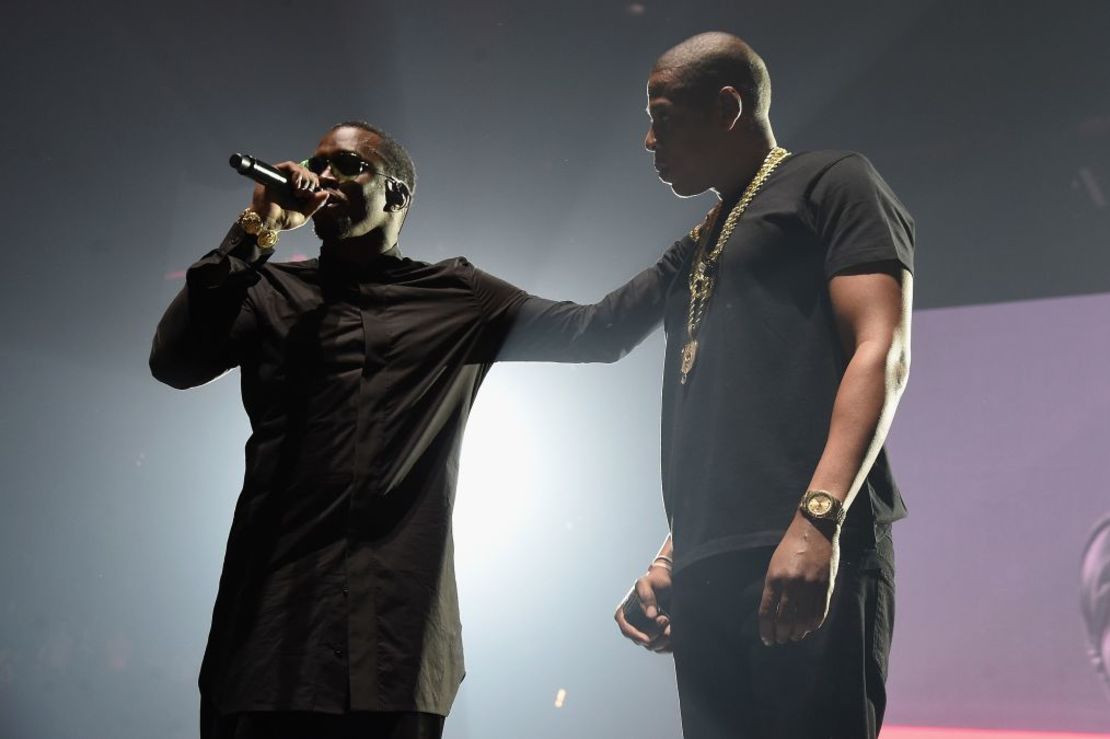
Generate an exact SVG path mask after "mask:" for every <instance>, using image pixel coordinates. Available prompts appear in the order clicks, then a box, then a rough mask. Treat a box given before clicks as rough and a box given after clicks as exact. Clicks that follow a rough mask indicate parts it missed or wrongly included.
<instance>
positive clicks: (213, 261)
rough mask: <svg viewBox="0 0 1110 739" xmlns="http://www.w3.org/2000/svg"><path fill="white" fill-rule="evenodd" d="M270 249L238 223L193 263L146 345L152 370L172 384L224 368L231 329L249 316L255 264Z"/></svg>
mask: <svg viewBox="0 0 1110 739" xmlns="http://www.w3.org/2000/svg"><path fill="white" fill-rule="evenodd" d="M268 256H269V255H268V253H263V252H261V251H259V250H258V248H257V247H256V246H255V245H254V243H253V240H252V239H250V238H249V237H248V236H247V235H246V234H244V233H243V232H242V230H241V229H239V228H238V227H233V228H232V230H231V231H230V232H229V233H228V235H227V237H226V238H225V239H224V241H223V243H222V244H221V245H220V247H219V248H218V249H216V250H214V251H212V252H210V253H209V254H208V255H206V256H205V257H204V258H203V259H201V260H200V261H198V262H197V263H196V264H194V265H192V266H191V267H190V268H189V270H188V272H187V273H186V285H185V287H184V288H182V290H181V292H179V293H178V295H177V296H176V297H175V298H174V300H173V302H171V303H170V305H169V307H168V308H167V309H166V312H165V313H164V314H163V316H162V319H161V320H160V321H159V323H158V328H157V329H156V331H155V334H154V340H153V342H152V344H151V350H150V360H149V362H150V371H151V374H152V375H153V376H154V377H155V379H157V380H159V381H160V382H163V383H165V384H167V385H169V386H171V387H175V388H178V389H184V388H189V387H195V386H197V385H201V384H203V383H206V382H209V381H210V380H212V379H214V378H216V377H218V376H220V375H221V374H223V373H224V372H225V371H226V370H228V369H229V368H230V367H231V366H232V364H233V360H232V358H231V348H230V347H231V342H232V333H233V331H234V330H235V329H236V327H237V326H238V327H239V329H240V330H241V329H242V328H243V326H244V324H245V323H247V322H248V321H249V319H248V317H247V316H245V311H244V302H245V296H246V290H247V287H248V286H249V285H250V284H251V283H252V281H253V278H255V277H256V273H255V271H254V270H255V268H256V267H257V266H259V265H261V264H262V263H263V262H264V261H265V260H266V258H267V257H268Z"/></svg>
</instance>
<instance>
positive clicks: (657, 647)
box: [648, 615, 671, 654]
mask: <svg viewBox="0 0 1110 739" xmlns="http://www.w3.org/2000/svg"><path fill="white" fill-rule="evenodd" d="M655 623H656V625H657V626H658V627H659V629H660V631H659V634H658V635H657V636H656V637H655V638H654V639H652V640H651V643H650V644H649V645H648V649H650V650H651V651H653V652H655V653H656V654H667V653H669V652H670V651H671V621H670V619H669V618H667V617H666V616H665V615H660V616H659V618H657V619H655Z"/></svg>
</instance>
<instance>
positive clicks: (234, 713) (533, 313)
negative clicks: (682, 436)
mask: <svg viewBox="0 0 1110 739" xmlns="http://www.w3.org/2000/svg"><path fill="white" fill-rule="evenodd" d="M278 169H280V170H282V171H283V172H284V173H285V174H286V175H287V176H288V177H289V179H290V180H291V183H292V185H293V186H294V188H295V193H296V195H295V196H292V195H288V194H279V193H276V192H274V191H272V190H268V189H265V188H263V187H261V186H259V187H257V188H256V189H255V192H254V197H253V200H252V203H251V207H250V208H249V209H248V210H246V211H244V212H243V214H242V215H241V216H240V217H239V219H238V221H237V223H236V224H235V225H234V226H232V228H231V230H230V232H229V233H228V235H227V237H226V238H225V240H224V242H223V244H222V245H221V246H220V247H219V248H218V249H216V250H215V251H213V252H211V253H209V254H208V255H207V256H205V257H204V258H202V259H201V260H200V261H199V262H197V263H196V264H194V265H193V266H192V267H190V268H189V270H188V272H187V275H186V286H185V288H184V289H183V290H182V291H181V292H180V293H179V294H178V296H177V297H176V298H175V299H174V301H173V303H172V304H171V305H170V306H169V308H168V309H167V311H166V313H165V315H164V316H163V318H162V320H161V322H160V323H159V325H158V330H157V333H156V335H155V337H154V344H153V348H152V350H151V356H150V366H151V371H152V372H153V374H154V376H155V377H156V378H157V379H159V380H161V381H162V382H165V383H166V384H168V385H171V386H173V387H176V388H189V387H194V386H197V385H200V384H203V383H206V382H208V381H210V380H212V379H214V378H216V377H218V376H219V375H221V374H223V373H224V372H225V371H227V370H228V369H230V368H232V367H238V368H239V370H240V382H241V385H242V395H243V405H244V407H245V409H246V411H247V414H248V416H249V418H250V423H251V429H252V433H251V437H250V439H249V440H248V441H247V445H246V474H245V479H244V484H243V490H242V493H241V495H240V497H239V501H238V504H237V506H236V510H235V516H234V520H233V522H232V525H231V532H230V535H229V537H228V544H227V555H226V558H225V561H224V570H223V574H222V576H221V579H220V589H219V595H218V596H217V600H216V605H215V609H214V612H213V616H212V629H211V633H210V636H209V642H208V648H207V650H206V653H205V659H204V664H203V667H202V668H201V677H200V685H201V695H202V709H201V724H202V736H204V737H206V738H216V737H219V738H220V739H224V738H227V737H235V738H236V739H250V738H253V737H258V738H260V739H261V738H265V739H276V738H278V737H297V738H304V737H313V739H319V738H320V737H332V736H356V735H357V736H374V737H395V738H396V739H401V738H406V739H408V738H415V737H437V736H439V735H440V734H441V732H442V726H443V717H444V716H446V715H447V713H448V711H449V709H450V707H451V703H452V701H453V699H454V697H455V693H456V691H457V689H458V686H459V682H460V681H461V679H462V675H463V658H462V644H461V639H460V627H459V614H458V599H457V594H456V589H455V576H454V556H453V548H452V539H451V509H452V505H453V502H454V494H455V482H456V475H457V470H458V457H459V445H460V443H461V439H462V431H463V428H464V426H465V423H466V420H467V417H468V415H469V412H470V408H471V404H472V402H473V400H474V397H475V394H476V392H477V390H478V387H479V386H480V385H481V383H482V380H483V378H484V377H485V375H486V373H487V371H488V369H489V367H490V364H491V363H492V362H493V361H494V360H495V359H531V360H555V361H613V360H615V359H617V358H619V357H620V356H622V355H623V354H624V353H625V352H627V351H628V350H629V349H630V348H632V347H633V346H635V344H636V343H638V342H639V341H640V340H641V339H642V338H643V337H644V336H646V335H647V334H648V333H650V332H651V331H652V330H653V329H654V328H655V327H656V326H657V325H658V323H659V322H660V320H661V317H662V308H663V304H664V297H665V292H666V290H667V289H668V288H669V286H670V283H671V281H672V278H673V277H674V276H675V275H676V274H677V273H678V272H679V269H680V266H681V264H682V262H683V261H684V259H685V257H686V250H687V249H688V246H687V245H686V244H684V243H681V242H680V243H678V244H675V245H674V246H673V247H672V248H671V249H670V250H669V251H668V252H667V253H666V254H665V255H664V256H663V257H662V258H661V259H660V261H659V262H658V263H657V264H656V265H655V266H653V267H652V268H649V269H647V270H645V271H644V272H642V273H640V274H639V275H638V276H636V277H635V278H634V279H633V280H631V281H630V282H629V283H627V284H626V285H625V286H623V287H622V288H620V289H618V290H617V291H615V292H613V293H611V294H610V295H608V296H607V297H606V298H605V299H604V300H602V301H601V302H600V303H597V304H595V305H592V306H579V305H575V304H571V303H554V302H551V301H547V300H543V299H540V298H536V297H533V296H529V295H527V294H525V293H524V292H522V291H521V290H519V289H517V288H515V287H512V286H511V285H508V284H507V283H505V282H502V281H500V280H498V279H496V278H494V277H491V276H490V275H487V274H485V273H483V272H481V271H479V270H477V269H475V268H474V267H473V266H471V265H470V264H468V263H467V262H466V260H464V259H453V260H448V261H445V262H441V263H439V264H426V263H423V262H418V261H414V260H411V259H408V258H405V257H402V256H401V254H400V252H399V251H398V248H397V240H398V235H399V233H400V230H401V226H402V225H403V223H404V219H405V217H406V215H407V213H408V209H409V205H410V202H411V198H412V192H413V186H414V175H413V167H412V162H411V160H410V159H409V157H408V154H407V153H406V152H405V151H404V150H403V149H402V148H401V147H400V146H399V145H398V144H397V143H396V142H395V141H394V140H393V139H391V138H390V137H389V136H387V135H385V134H384V133H383V132H381V131H380V130H378V129H376V128H374V127H372V126H370V125H368V124H365V123H361V122H354V123H346V124H340V125H339V126H336V127H335V128H334V129H333V130H332V131H330V132H329V133H328V134H327V135H326V136H325V137H324V138H323V140H322V141H321V142H320V145H319V146H318V147H317V149H316V152H315V154H314V155H313V156H312V158H310V159H309V160H307V161H306V162H303V163H302V164H295V163H293V162H285V163H283V164H280V165H278ZM310 217H311V218H312V220H313V222H314V225H315V229H316V232H317V234H318V235H319V236H320V238H321V239H322V242H323V243H322V245H321V248H320V257H319V259H311V260H307V261H303V262H296V263H286V264H275V263H267V259H268V257H269V255H270V254H271V253H272V247H273V245H274V243H275V242H276V240H277V238H278V234H279V233H280V232H281V231H284V230H288V229H291V228H296V227H298V226H301V225H303V224H304V223H305V222H306V221H307V220H308V219H309V218H310ZM510 329H512V336H511V340H508V337H509V334H510Z"/></svg>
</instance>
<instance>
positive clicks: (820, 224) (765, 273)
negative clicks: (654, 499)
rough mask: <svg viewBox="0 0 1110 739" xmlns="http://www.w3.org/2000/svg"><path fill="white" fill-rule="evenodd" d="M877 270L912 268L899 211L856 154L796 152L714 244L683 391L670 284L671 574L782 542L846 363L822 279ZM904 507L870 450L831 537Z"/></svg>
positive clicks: (908, 236) (887, 518) (867, 526)
mask: <svg viewBox="0 0 1110 739" xmlns="http://www.w3.org/2000/svg"><path fill="white" fill-rule="evenodd" d="M720 220H723V218H722V219H720ZM884 262H885V263H891V262H897V263H900V264H901V265H902V266H904V267H905V268H906V269H909V270H912V269H913V220H912V218H911V217H910V215H909V214H908V213H907V212H906V210H905V208H904V207H903V206H902V204H901V203H900V202H899V201H898V199H897V198H896V197H895V195H894V193H893V192H891V190H890V188H889V187H888V186H887V184H886V183H885V182H884V181H883V180H882V178H881V177H880V176H879V174H878V173H877V172H876V171H875V169H874V168H873V167H872V166H871V163H870V162H868V161H867V159H866V158H864V157H863V156H861V155H859V154H853V153H849V152H827V151H826V152H807V153H801V154H795V155H794V156H791V157H790V158H788V159H787V160H786V161H784V162H783V163H782V164H781V165H779V167H778V169H777V170H776V171H775V172H774V173H773V174H772V175H771V177H770V179H769V180H768V181H767V182H766V184H765V185H764V187H763V189H762V190H761V191H760V192H759V194H758V195H757V196H756V197H755V199H754V200H753V201H752V203H751V204H750V205H749V207H748V209H747V211H746V212H745V213H744V215H743V217H742V218H741V219H740V222H739V224H738V225H737V227H736V229H735V230H734V231H733V233H732V236H731V237H730V239H729V242H728V244H727V245H726V246H725V249H724V252H723V254H722V255H721V259H720V265H719V271H718V277H717V284H716V287H715V289H714V293H713V296H712V298H711V299H710V303H709V307H708V309H707V311H706V314H705V317H704V319H703V322H702V324H701V328H700V330H699V333H698V337H699V349H698V356H697V363H696V365H695V367H694V369H693V371H692V373H691V374H690V377H689V379H688V381H687V384H686V385H682V384H680V382H679V377H680V375H679V367H680V365H681V358H680V355H681V351H682V347H683V345H684V344H685V342H686V340H687V334H686V324H687V311H688V308H689V303H690V292H689V287H688V285H687V282H686V280H685V279H677V280H675V282H674V285H673V287H672V289H671V292H670V293H669V295H668V299H667V308H666V319H665V327H666V332H667V354H666V362H665V364H664V379H663V417H662V469H663V497H664V503H665V505H666V508H667V515H668V518H669V519H670V523H671V531H672V534H673V536H674V544H675V555H676V558H677V565H678V566H679V567H682V566H685V565H688V564H690V563H692V562H694V561H696V560H698V559H701V558H703V557H707V556H711V555H714V554H719V553H723V552H727V551H733V550H738V549H746V548H750V547H758V546H772V545H776V544H778V542H779V541H780V540H781V538H782V535H783V533H784V532H785V531H786V527H787V526H788V525H789V523H790V520H791V518H792V517H793V515H794V511H795V509H796V507H797V505H798V501H799V500H800V499H801V496H802V494H803V493H804V492H805V490H806V486H807V485H808V484H809V481H810V478H811V477H812V475H813V471H814V469H815V467H816V465H817V462H818V460H819V458H820V456H821V453H822V451H823V450H824V446H825V442H826V440H827V437H828V430H829V422H830V419H831V416H832V408H833V401H834V399H835V396H836V392H837V389H838V387H839V384H840V380H841V377H842V376H843V374H844V369H845V367H846V364H847V358H846V356H845V352H844V350H843V348H842V346H841V344H840V340H839V337H838V334H837V331H836V326H835V322H834V317H833V312H832V306H831V302H830V298H829V290H828V285H829V280H830V279H832V277H834V276H835V275H836V274H838V273H840V272H843V271H844V270H846V269H849V268H852V267H858V266H861V265H868V264H876V265H877V264H880V263H884ZM686 272H687V274H688V272H689V267H688V266H687V268H686ZM905 512H906V511H905V507H904V505H903V503H902V498H901V495H900V494H899V492H898V488H897V486H896V485H895V483H894V479H893V477H892V476H891V472H890V467H889V464H888V462H887V457H886V454H885V452H883V453H880V455H879V457H878V459H877V461H876V462H875V465H874V467H873V468H872V470H871V472H870V473H869V475H868V477H867V481H866V483H865V484H864V488H863V489H861V490H860V494H859V495H858V496H857V497H856V499H855V502H854V503H853V505H852V507H851V508H850V509H849V513H848V521H847V523H846V526H845V535H844V539H843V540H844V541H853V542H854V541H859V540H861V539H862V540H864V541H866V540H867V539H869V538H873V537H874V531H875V527H876V526H879V527H882V526H886V525H888V524H889V523H891V522H893V521H895V520H897V519H899V518H902V517H903V516H905Z"/></svg>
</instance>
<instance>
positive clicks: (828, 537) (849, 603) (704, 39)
mask: <svg viewBox="0 0 1110 739" xmlns="http://www.w3.org/2000/svg"><path fill="white" fill-rule="evenodd" d="M769 106H770V82H769V78H768V75H767V70H766V67H765V66H764V64H763V61H762V60H761V59H760V58H759V56H758V55H757V54H756V53H755V52H754V51H752V49H751V48H750V47H749V46H748V45H747V44H745V43H744V42H743V41H741V40H740V39H738V38H736V37H734V36H730V35H728V34H723V33H710V34H703V35H700V36H696V37H694V38H692V39H689V40H687V41H685V42H683V43H682V44H680V45H678V46H677V47H675V48H674V49H671V50H670V51H668V52H667V53H666V54H664V55H663V56H662V57H661V58H660V59H659V61H658V62H657V63H656V65H655V68H654V70H653V71H652V73H651V76H650V78H649V81H648V112H649V115H650V117H651V127H650V129H649V130H648V133H647V138H646V140H645V145H646V147H647V149H648V150H649V151H651V152H652V153H653V154H654V157H655V166H656V169H657V170H658V172H659V177H660V179H661V180H662V181H663V182H665V183H667V184H669V185H670V186H671V188H672V189H673V190H674V192H675V194H677V195H679V196H691V195H695V194H698V193H701V192H704V191H705V190H708V189H712V190H713V191H715V192H716V193H717V195H718V196H719V197H720V202H719V204H718V205H717V207H716V208H714V209H713V211H712V212H711V213H710V214H709V216H708V217H707V219H706V221H705V223H703V224H702V225H701V226H699V227H698V228H696V229H694V231H693V232H691V234H690V236H689V237H688V238H687V243H688V244H689V246H690V247H691V249H692V250H693V251H694V256H693V258H692V260H691V262H690V264H688V265H687V266H686V267H685V268H684V271H685V272H686V273H687V274H686V276H685V277H686V279H679V280H676V281H675V284H674V287H673V288H672V289H671V291H670V293H669V294H668V297H667V306H666V317H665V321H664V326H665V330H666V334H667V352H666V364H665V365H664V389H663V418H662V472H663V496H664V503H665V507H666V511H667V516H668V519H669V523H670V531H671V535H670V536H668V538H667V540H666V541H665V542H664V545H663V548H662V549H661V551H660V553H659V555H658V556H657V558H656V559H655V561H654V562H653V563H652V565H651V566H650V567H649V568H648V572H647V574H645V575H644V576H643V577H641V578H640V579H639V580H638V581H637V582H636V585H635V587H634V589H633V590H632V591H631V592H630V594H629V596H628V598H626V601H625V603H624V604H622V607H621V608H618V610H617V613H616V620H617V622H618V624H619V626H620V628H621V630H622V632H623V633H624V634H625V635H626V636H627V637H629V638H630V639H632V640H633V641H635V642H637V643H639V644H641V645H643V646H646V647H648V648H650V649H653V650H656V651H670V650H671V649H672V648H673V652H674V659H675V669H676V674H677V679H678V688H679V697H680V701H681V706H682V722H683V732H684V734H685V736H686V737H687V739H703V738H709V737H722V738H723V737H729V738H730V739H732V738H734V737H761V738H775V739H782V738H784V737H790V739H820V738H825V737H839V738H845V739H848V738H850V739H858V738H861V737H875V736H876V735H877V733H878V729H879V726H880V725H881V722H882V717H883V711H884V707H885V702H886V697H885V690H884V686H883V682H884V680H885V677H886V668H887V655H888V651H889V645H890V634H891V626H892V621H893V614H894V603H893V592H894V591H893V551H892V545H891V539H890V526H891V524H892V522H893V521H895V520H897V519H899V518H901V517H903V516H904V515H905V508H904V506H903V504H902V499H901V496H900V495H899V493H898V489H897V487H896V486H895V484H894V481H893V478H892V476H891V472H890V468H889V465H888V464H887V459H886V455H885V454H884V452H883V440H884V438H885V436H886V432H887V429H888V428H889V426H890V423H891V420H892V417H893V415H894V410H895V407H896V406H897V402H898V399H899V396H900V394H901V392H902V389H903V387H904V385H905V382H906V378H907V374H908V370H909V327H910V303H911V293H912V277H911V271H912V269H913V221H912V219H911V218H910V216H909V214H908V213H907V212H906V210H905V209H904V208H903V206H902V205H901V203H899V201H898V199H897V198H896V197H895V196H894V194H893V193H892V192H891V190H890V188H889V187H888V186H887V185H886V183H885V182H883V180H882V178H881V177H879V175H878V173H877V172H876V171H875V170H874V168H873V167H872V166H871V164H870V163H869V162H868V161H867V160H866V159H865V158H864V157H862V156H860V155H858V154H853V153H847V152H829V151H821V152H806V153H798V154H790V153H789V152H787V151H786V150H784V149H782V148H780V147H779V146H778V144H777V142H776V140H775V136H774V133H773V131H772V128H771V123H770V118H769ZM630 619H631V620H632V621H633V622H638V623H639V624H640V626H639V627H637V626H634V625H633V624H632V623H630ZM672 628H673V633H672V631H671V629H672Z"/></svg>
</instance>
